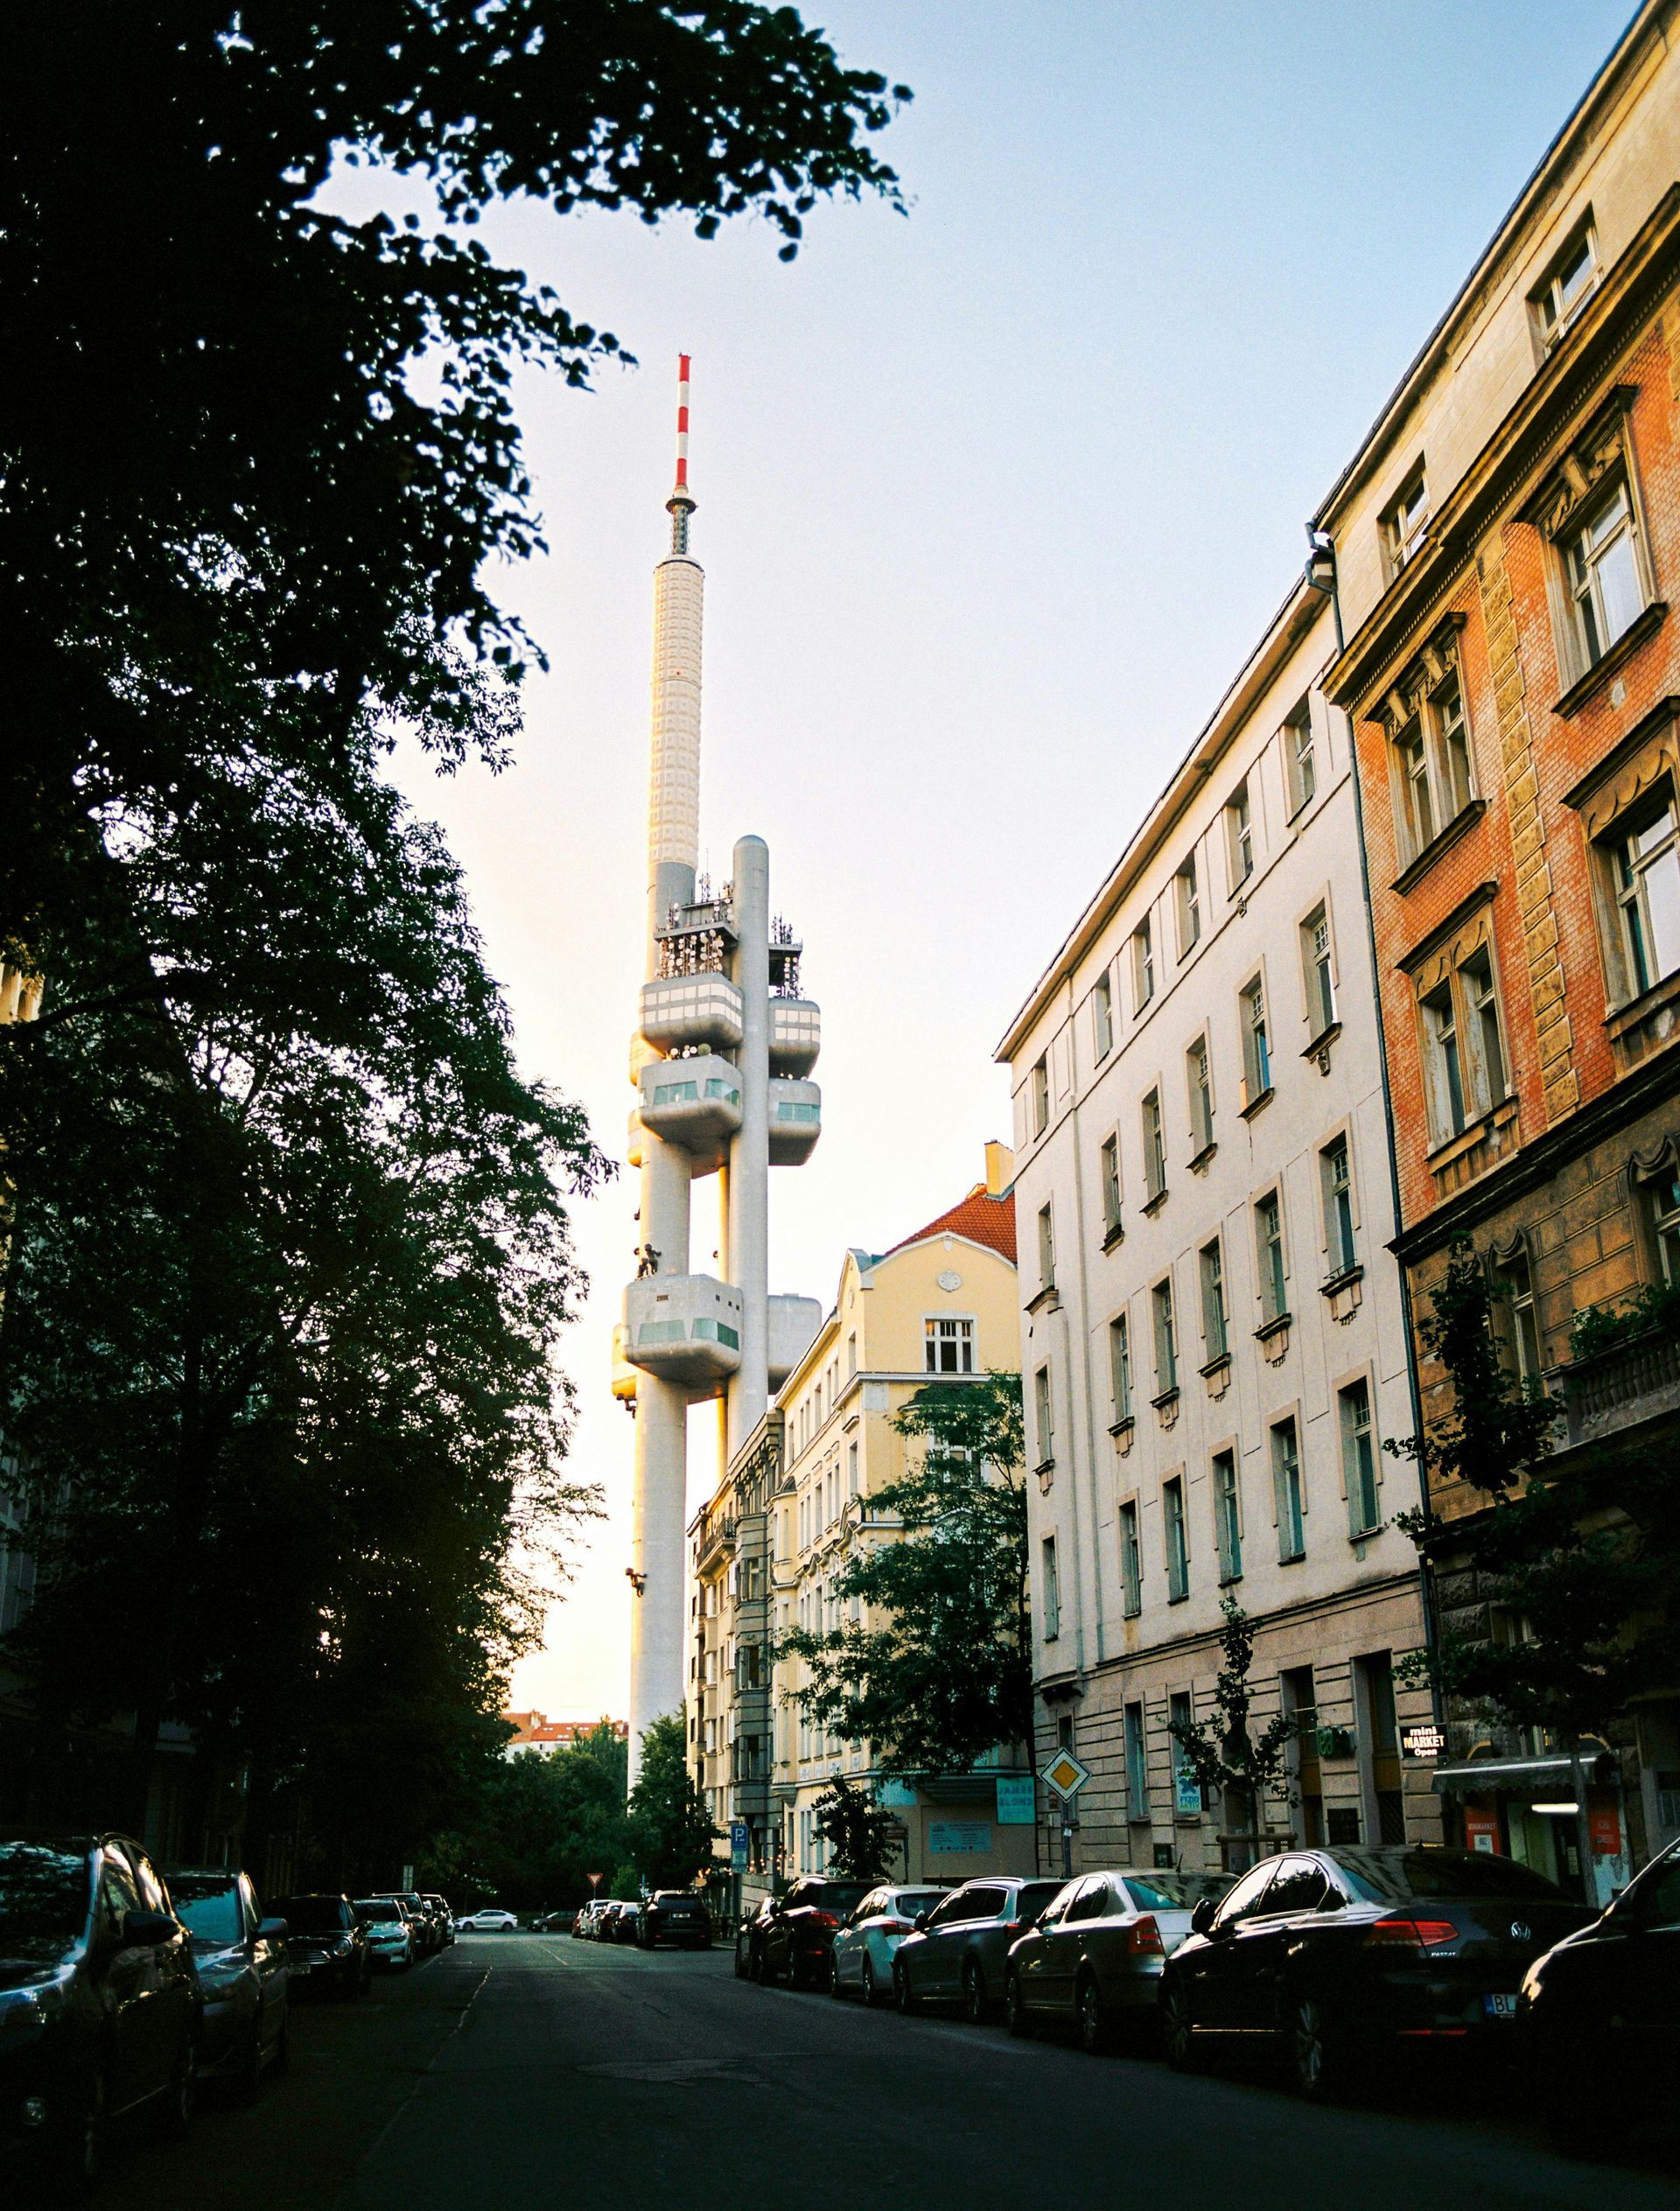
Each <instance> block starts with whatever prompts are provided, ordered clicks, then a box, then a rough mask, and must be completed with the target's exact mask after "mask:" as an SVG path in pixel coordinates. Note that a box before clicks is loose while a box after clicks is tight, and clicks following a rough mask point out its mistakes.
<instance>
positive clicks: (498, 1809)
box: [416, 1723, 628, 1911]
mask: <svg viewBox="0 0 1680 2211" xmlns="http://www.w3.org/2000/svg"><path fill="white" fill-rule="evenodd" d="M626 1766H627V1745H626V1744H625V1743H624V1742H622V1741H621V1740H620V1738H619V1737H618V1736H617V1735H615V1734H614V1733H613V1730H612V1728H611V1727H610V1726H608V1725H606V1723H603V1724H602V1725H600V1726H598V1727H597V1728H595V1729H593V1730H592V1731H591V1732H590V1733H589V1734H588V1735H586V1736H584V1737H583V1738H582V1739H580V1740H579V1741H577V1742H576V1743H572V1744H569V1745H567V1746H565V1747H564V1748H563V1749H560V1750H556V1751H552V1752H550V1753H549V1754H548V1755H547V1756H546V1757H543V1756H541V1755H539V1754H538V1753H536V1752H535V1751H523V1752H521V1753H520V1754H519V1756H518V1757H516V1758H513V1759H505V1758H502V1757H501V1756H500V1755H499V1754H498V1753H494V1752H491V1753H487V1754H486V1756H484V1757H483V1758H482V1759H481V1760H479V1761H477V1763H476V1764H475V1767H474V1768H473V1771H472V1778H471V1781H470V1784H469V1786H468V1788H466V1789H465V1791H464V1795H463V1803H462V1807H461V1809H462V1818H461V1821H460V1824H459V1825H458V1826H455V1827H451V1828H450V1829H448V1830H444V1832H442V1833H440V1834H439V1835H437V1837H434V1838H433V1840H432V1842H431V1843H430V1844H429V1845H428V1848H427V1850H426V1851H425V1852H424V1853H423V1856H422V1857H421V1858H420V1860H419V1861H418V1864H417V1867H416V1878H417V1879H419V1880H420V1881H421V1882H422V1885H423V1886H425V1887H428V1888H437V1889H438V1890H439V1891H440V1892H441V1893H443V1894H444V1895H445V1896H447V1897H448V1898H449V1900H450V1901H451V1903H452V1904H454V1905H455V1906H456V1907H457V1908H458V1909H465V1908H469V1907H471V1906H473V1905H477V1904H480V1903H496V1904H503V1905H506V1906H507V1907H508V1908H509V1909H510V1910H514V1911H541V1910H542V1909H545V1908H546V1909H549V1910H556V1911H557V1910H562V1909H566V1908H570V1907H575V1906H577V1905H579V1904H584V1903H587V1902H588V1900H589V1899H590V1897H591V1895H592V1894H593V1893H595V1892H594V1890H593V1888H592V1887H591V1883H590V1879H589V1877H590V1875H591V1873H598V1874H601V1875H603V1876H606V1874H608V1873H610V1872H612V1871H613V1868H614V1867H616V1866H618V1865H620V1864H621V1863H622V1862H623V1859H624V1856H625V1853H626V1851H627V1848H628V1828H627V1821H626V1816H625V1769H626Z"/></svg>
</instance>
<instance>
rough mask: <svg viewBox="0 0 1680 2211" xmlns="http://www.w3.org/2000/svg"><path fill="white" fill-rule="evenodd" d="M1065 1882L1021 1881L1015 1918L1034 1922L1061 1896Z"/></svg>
mask: <svg viewBox="0 0 1680 2211" xmlns="http://www.w3.org/2000/svg"><path fill="white" fill-rule="evenodd" d="M1066 1886H1068V1884H1067V1883H1066V1882H1065V1881H1023V1882H1022V1884H1021V1888H1020V1893H1019V1897H1018V1898H1017V1900H1016V1905H1015V1917H1016V1918H1017V1919H1018V1920H1035V1919H1037V1917H1038V1916H1039V1914H1040V1912H1041V1911H1043V1910H1044V1908H1045V1907H1046V1906H1047V1904H1049V1903H1051V1902H1052V1901H1053V1900H1054V1899H1055V1898H1056V1897H1058V1896H1060V1895H1061V1892H1062V1890H1063V1889H1064V1888H1065V1887H1066Z"/></svg>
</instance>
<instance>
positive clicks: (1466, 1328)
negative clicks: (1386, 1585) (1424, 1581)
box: [1390, 1242, 1680, 1741]
mask: <svg viewBox="0 0 1680 2211" xmlns="http://www.w3.org/2000/svg"><path fill="white" fill-rule="evenodd" d="M1418 1333H1419V1336H1420V1338H1421V1340H1422V1343H1423V1347H1424V1351H1425V1355H1426V1356H1427V1357H1428V1358H1429V1359H1431V1360H1432V1361H1436V1362H1438V1363H1439V1366H1440V1367H1441V1368H1442V1370H1443V1372H1444V1374H1445V1376H1446V1380H1447V1382H1448V1383H1449V1384H1450V1388H1451V1405H1450V1409H1449V1410H1448V1411H1446V1413H1445V1414H1443V1415H1442V1416H1441V1417H1439V1419H1436V1420H1433V1421H1432V1422H1430V1423H1429V1424H1427V1425H1426V1427H1425V1431H1424V1433H1423V1435H1422V1437H1421V1438H1417V1437H1411V1438H1405V1439H1404V1441H1402V1442H1401V1443H1399V1444H1397V1445H1391V1446H1390V1448H1392V1449H1395V1450H1397V1452H1400V1453H1401V1454H1402V1455H1404V1456H1406V1457H1410V1458H1412V1459H1416V1460H1418V1461H1420V1462H1421V1464H1422V1466H1423V1468H1424V1472H1425V1478H1426V1480H1428V1481H1429V1483H1430V1485H1431V1487H1435V1486H1437V1485H1439V1484H1442V1483H1445V1482H1446V1481H1450V1480H1456V1481H1461V1482H1464V1483H1466V1484H1467V1485H1468V1486H1469V1487H1471V1488H1472V1489H1473V1490H1474V1491H1477V1492H1479V1493H1480V1494H1481V1500H1482V1501H1483V1502H1482V1507H1481V1509H1480V1510H1478V1511H1476V1512H1474V1513H1472V1514H1469V1515H1464V1516H1461V1517H1460V1516H1455V1517H1453V1518H1451V1519H1436V1518H1433V1517H1432V1516H1430V1515H1425V1514H1423V1513H1411V1514H1405V1515H1402V1516H1401V1520H1400V1523H1399V1524H1400V1525H1401V1526H1402V1527H1403V1528H1404V1529H1405V1530H1406V1532H1407V1533H1408V1534H1409V1535H1410V1536H1411V1537H1412V1538H1413V1540H1414V1541H1415V1542H1416V1543H1418V1546H1419V1548H1420V1549H1421V1550H1422V1551H1423V1553H1424V1556H1425V1557H1426V1558H1427V1559H1429V1560H1431V1561H1432V1563H1436V1564H1439V1563H1442V1562H1447V1561H1451V1562H1453V1563H1454V1564H1458V1565H1464V1564H1467V1565H1469V1566H1473V1567H1474V1568H1475V1569H1476V1570H1477V1571H1478V1573H1479V1575H1480V1576H1481V1583H1482V1586H1483V1587H1484V1589H1485V1590H1486V1591H1488V1592H1489V1593H1490V1594H1491V1595H1492V1596H1493V1597H1494V1598H1495V1600H1496V1601H1497V1602H1498V1603H1499V1605H1500V1606H1502V1608H1503V1609H1504V1610H1505V1612H1506V1613H1508V1614H1509V1616H1510V1617H1511V1618H1512V1619H1513V1620H1516V1621H1519V1622H1521V1623H1522V1632H1521V1634H1518V1635H1513V1636H1511V1637H1509V1638H1507V1639H1504V1640H1502V1641H1495V1640H1494V1639H1492V1638H1490V1637H1488V1636H1487V1635H1486V1634H1462V1633H1459V1632H1455V1631H1453V1630H1450V1629H1448V1630H1444V1631H1443V1632H1442V1634H1441V1635H1440V1636H1439V1641H1438V1643H1437V1646H1436V1648H1435V1650H1434V1653H1433V1655H1432V1656H1431V1655H1428V1654H1420V1655H1419V1656H1418V1658H1417V1659H1416V1660H1415V1661H1413V1662H1411V1666H1410V1668H1409V1669H1406V1667H1405V1666H1404V1662H1403V1670H1409V1671H1410V1673H1411V1676H1412V1677H1413V1678H1418V1677H1420V1676H1427V1675H1428V1674H1429V1673H1430V1672H1431V1671H1433V1674H1434V1676H1435V1678H1436V1680H1437V1682H1438V1683H1439V1685H1440V1687H1441V1688H1442V1689H1443V1690H1446V1691H1448V1692H1449V1693H1451V1694H1453V1695H1454V1696H1457V1697H1463V1698H1466V1699H1467V1700H1468V1701H1470V1702H1471V1703H1472V1704H1481V1705H1483V1706H1485V1707H1487V1708H1489V1709H1490V1710H1492V1711H1495V1713H1497V1714H1499V1715H1500V1716H1502V1718H1504V1719H1506V1720H1507V1721H1508V1722H1510V1723H1514V1724H1515V1725H1519V1726H1542V1727H1547V1728H1551V1729H1552V1730H1554V1731H1555V1732H1557V1733H1558V1735H1559V1736H1561V1737H1562V1738H1563V1739H1565V1741H1570V1740H1573V1739H1578V1738H1579V1736H1581V1735H1583V1734H1601V1733H1602V1732H1603V1731H1604V1730H1605V1728H1606V1727H1607V1726H1608V1725H1609V1724H1610V1723H1611V1722H1612V1721H1613V1720H1614V1719H1615V1718H1616V1717H1617V1716H1618V1715H1619V1714H1621V1713H1622V1712H1625V1711H1626V1710H1627V1709H1628V1703H1629V1701H1630V1700H1631V1699H1633V1698H1635V1697H1638V1696H1640V1695H1642V1694H1643V1693H1648V1692H1649V1691H1650V1690H1655V1689H1658V1688H1661V1687H1663V1686H1665V1685H1666V1684H1667V1683H1670V1682H1671V1681H1672V1680H1673V1679H1674V1677H1675V1675H1676V1672H1677V1670H1680V1633H1677V1627H1676V1621H1675V1611H1674V1599H1675V1592H1676V1591H1677V1589H1680V1468H1677V1466H1675V1464H1674V1463H1673V1459H1672V1457H1671V1455H1670V1454H1667V1453H1663V1452H1637V1451H1636V1452H1618V1451H1616V1450H1614V1448H1613V1447H1611V1446H1608V1445H1606V1446H1603V1447H1601V1448H1598V1449H1595V1450H1593V1451H1589V1452H1580V1451H1575V1452H1571V1453H1570V1455H1569V1459H1568V1460H1567V1462H1566V1463H1565V1465H1564V1466H1562V1467H1561V1468H1554V1467H1553V1466H1552V1464H1551V1448H1552V1443H1553V1438H1554V1437H1555V1435H1556V1431H1557V1429H1558V1423H1559V1420H1560V1418H1561V1414H1560V1411H1559V1409H1558V1405H1557V1403H1556V1402H1555V1401H1554V1400H1553V1399H1552V1398H1551V1397H1550V1396H1548V1395H1547V1394H1546V1392H1545V1391H1544V1388H1543V1387H1542V1385H1541V1384H1540V1383H1538V1382H1533V1383H1528V1384H1525V1383H1523V1382H1521V1381H1520V1380H1519V1379H1518V1378H1517V1377H1516V1375H1515V1374H1514V1373H1513V1372H1512V1371H1511V1368H1510V1367H1509V1364H1508V1363H1507V1362H1506V1361H1504V1360H1502V1357H1501V1354H1500V1349H1499V1345H1498V1341H1497V1339H1496V1337H1495V1332H1494V1327H1493V1292H1492V1290H1491V1287H1490V1285H1489V1283H1488V1272H1487V1269H1486V1267H1485V1265H1484V1263H1483V1262H1482V1260H1481V1257H1480V1256H1478V1254H1477V1253H1476V1251H1475V1249H1474V1247H1473V1246H1472V1245H1471V1244H1470V1243H1469V1242H1459V1243H1455V1244H1454V1246H1453V1249H1452V1251H1451V1252H1450V1254H1449V1255H1448V1260H1447V1265H1446V1273H1445V1275H1444V1276H1443V1278H1442V1281H1441V1283H1440V1285H1439V1288H1438V1289H1437V1290H1436V1291H1435V1293H1434V1298H1433V1305H1432V1312H1431V1313H1430V1316H1429V1318H1428V1319H1426V1320H1425V1321H1424V1322H1423V1323H1422V1324H1421V1326H1420V1327H1419V1331H1418ZM1582 1333H1583V1341H1584V1343H1585V1344H1586V1347H1587V1348H1588V1350H1589V1351H1590V1350H1591V1347H1592V1346H1593V1342H1594V1341H1595V1337H1594V1334H1593V1332H1592V1331H1590V1330H1589V1331H1584V1332H1582ZM1601 1333H1608V1334H1610V1339H1611V1340H1613V1341H1614V1340H1620V1339H1619V1338H1617V1337H1616V1336H1614V1333H1612V1332H1607V1331H1606V1332H1601Z"/></svg>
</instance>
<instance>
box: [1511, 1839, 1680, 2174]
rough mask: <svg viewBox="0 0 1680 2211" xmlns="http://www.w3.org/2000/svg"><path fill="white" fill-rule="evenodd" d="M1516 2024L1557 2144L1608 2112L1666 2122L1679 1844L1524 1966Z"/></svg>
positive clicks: (1676, 2009) (1675, 2045)
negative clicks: (1600, 1911) (1594, 1915)
mask: <svg viewBox="0 0 1680 2211" xmlns="http://www.w3.org/2000/svg"><path fill="white" fill-rule="evenodd" d="M1517 2021H1518V2026H1519V2029H1520V2033H1521V2040H1522V2041H1523V2046H1524V2055H1525V2057H1526V2060H1527V2063H1528V2069H1529V2073H1530V2080H1531V2082H1532V2083H1533V2085H1534V2088H1535V2089H1536V2091H1537V2095H1538V2097H1539V2100H1540V2103H1541V2108H1542V2110H1543V2111H1544V2115H1545V2118H1546V2123H1547V2124H1548V2125H1549V2127H1550V2128H1551V2132H1552V2135H1553V2138H1554V2139H1555V2140H1556V2141H1557V2142H1558V2144H1559V2145H1560V2146H1564V2147H1568V2148H1577V2147H1583V2146H1586V2145H1587V2144H1588V2143H1589V2142H1590V2141H1591V2140H1592V2138H1593V2137H1594V2135H1595V2134H1597V2133H1599V2132H1600V2131H1601V2130H1602V2127H1603V2124H1604V2122H1605V2119H1606V2117H1607V2114H1610V2115H1614V2114H1615V2113H1617V2112H1619V2111H1622V2110H1633V2111H1635V2112H1638V2113H1642V2114H1645V2115H1648V2116H1650V2115H1654V2116H1656V2117H1660V2118H1663V2119H1666V2120H1668V2121H1669V2122H1670V2124H1672V2123H1673V2120H1674V2116H1675V2110H1676V2105H1677V2102H1680V1843H1670V1845H1669V1847H1668V1849H1667V1850H1666V1851H1663V1852H1662V1853H1661V1855H1660V1856H1659V1857H1657V1858H1654V1859H1653V1860H1652V1861H1651V1863H1650V1864H1649V1865H1648V1866H1647V1867H1646V1868H1645V1870H1644V1872H1642V1873H1641V1874H1640V1876H1639V1878H1638V1879H1637V1880H1635V1882H1634V1883H1633V1884H1632V1885H1631V1886H1629V1887H1628V1888H1627V1889H1625V1890H1624V1891H1623V1892H1622V1893H1621V1895H1620V1896H1619V1897H1618V1898H1617V1899H1616V1900H1615V1902H1614V1904H1612V1905H1611V1907H1610V1908H1609V1909H1608V1911H1607V1912H1606V1913H1604V1914H1602V1916H1601V1917H1600V1918H1599V1919H1596V1920H1594V1921H1593V1924H1592V1925H1591V1927H1584V1928H1579V1930H1578V1931H1577V1932H1576V1933H1575V1934H1573V1935H1565V1937H1564V1939H1563V1941H1562V1942H1559V1943H1558V1945H1557V1946H1556V1948H1555V1949H1550V1950H1548V1951H1547V1952H1546V1954H1545V1956H1544V1957H1541V1958H1537V1959H1536V1960H1535V1962H1534V1963H1533V1964H1532V1965H1531V1966H1530V1968H1529V1970H1528V1973H1527V1975H1526V1977H1524V1979H1523V1987H1522V1990H1521V1992H1520V2002H1519V2005H1518V2011H1517Z"/></svg>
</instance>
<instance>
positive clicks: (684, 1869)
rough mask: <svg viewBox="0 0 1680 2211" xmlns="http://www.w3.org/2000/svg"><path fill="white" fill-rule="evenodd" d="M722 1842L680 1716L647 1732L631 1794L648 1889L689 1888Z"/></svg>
mask: <svg viewBox="0 0 1680 2211" xmlns="http://www.w3.org/2000/svg"><path fill="white" fill-rule="evenodd" d="M720 1839H721V1838H720V1837H719V1835H718V1830H717V1829H716V1828H715V1827H714V1826H713V1825H712V1823H711V1818H710V1817H709V1816H708V1815H707V1812H706V1808H705V1805H704V1802H703V1801H702V1799H701V1795H700V1792H699V1790H698V1789H697V1788H696V1787H695V1785H694V1782H693V1781H692V1779H691V1778H690V1774H689V1767H688V1743H687V1738H686V1735H685V1732H684V1728H683V1715H682V1713H681V1712H668V1713H666V1714H665V1716H664V1718H662V1719H656V1720H655V1722H654V1724H653V1725H652V1726H651V1727H649V1728H646V1729H644V1730H643V1732H642V1738H641V1768H640V1770H639V1772H638V1774H637V1775H636V1785H635V1787H634V1788H633V1789H632V1790H631V1792H630V1846H631V1856H632V1858H633V1859H634V1863H635V1866H636V1870H637V1872H639V1873H640V1875H641V1879H642V1880H643V1881H644V1882H645V1883H646V1884H647V1886H648V1887H649V1888H654V1889H660V1888H687V1887H688V1886H689V1885H690V1882H691V1881H692V1880H693V1879H695V1876H696V1875H697V1873H698V1872H700V1870H701V1869H702V1867H704V1865H706V1864H707V1863H708V1862H709V1860H710V1859H711V1846H712V1844H714V1843H715V1842H718V1841H719V1840H720Z"/></svg>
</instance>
